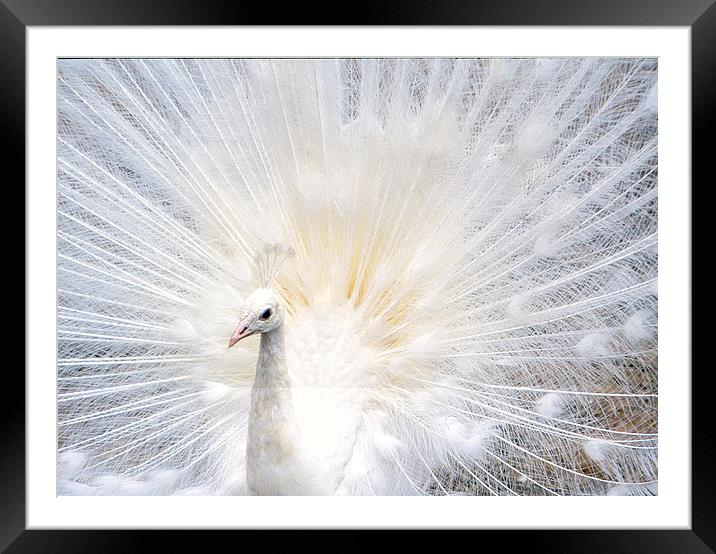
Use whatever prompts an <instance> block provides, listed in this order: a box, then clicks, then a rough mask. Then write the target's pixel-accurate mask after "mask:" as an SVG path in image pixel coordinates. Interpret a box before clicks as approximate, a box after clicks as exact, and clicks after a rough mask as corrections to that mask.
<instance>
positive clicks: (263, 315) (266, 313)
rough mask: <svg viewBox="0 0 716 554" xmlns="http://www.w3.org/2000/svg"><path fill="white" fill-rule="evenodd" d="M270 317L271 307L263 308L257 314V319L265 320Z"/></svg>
mask: <svg viewBox="0 0 716 554" xmlns="http://www.w3.org/2000/svg"><path fill="white" fill-rule="evenodd" d="M270 317H271V309H270V308H269V309H268V310H264V311H263V312H262V313H261V315H260V316H259V319H260V320H261V321H266V320H267V319H268V318H270Z"/></svg>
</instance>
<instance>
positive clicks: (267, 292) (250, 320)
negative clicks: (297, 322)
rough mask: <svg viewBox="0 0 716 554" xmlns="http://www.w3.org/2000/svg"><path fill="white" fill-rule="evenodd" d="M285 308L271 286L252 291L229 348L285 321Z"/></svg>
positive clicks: (270, 329) (268, 330)
mask: <svg viewBox="0 0 716 554" xmlns="http://www.w3.org/2000/svg"><path fill="white" fill-rule="evenodd" d="M283 318H284V309H283V305H282V304H281V300H280V298H279V295H278V294H276V293H275V292H274V291H273V290H272V289H270V288H259V289H256V290H255V291H254V292H252V293H251V294H250V295H249V296H248V297H247V298H246V302H245V303H244V310H243V317H242V318H241V319H240V320H239V324H238V325H237V326H236V329H235V330H234V333H233V334H232V335H231V338H230V339H229V348H231V347H232V346H234V345H235V344H236V343H237V342H239V341H240V340H241V339H243V338H246V337H250V336H251V335H255V334H256V333H268V332H270V331H273V330H274V329H276V328H277V327H278V326H279V325H281V323H283Z"/></svg>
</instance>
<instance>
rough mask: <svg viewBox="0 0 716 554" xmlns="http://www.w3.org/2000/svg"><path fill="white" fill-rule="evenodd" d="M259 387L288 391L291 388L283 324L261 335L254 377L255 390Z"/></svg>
mask: <svg viewBox="0 0 716 554" xmlns="http://www.w3.org/2000/svg"><path fill="white" fill-rule="evenodd" d="M257 387H260V388H271V389H273V388H277V389H288V390H290V388H291V383H290V380H289V377H288V367H287V366H286V351H285V347H284V338H283V323H282V324H280V325H279V326H278V327H276V328H275V329H273V330H271V331H269V332H268V333H263V334H262V335H261V343H260V345H259V356H258V360H257V362H256V375H255V377H254V388H257Z"/></svg>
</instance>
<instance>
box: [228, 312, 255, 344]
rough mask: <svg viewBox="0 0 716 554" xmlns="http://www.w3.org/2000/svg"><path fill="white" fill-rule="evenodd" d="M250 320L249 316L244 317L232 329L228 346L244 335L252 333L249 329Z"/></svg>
mask: <svg viewBox="0 0 716 554" xmlns="http://www.w3.org/2000/svg"><path fill="white" fill-rule="evenodd" d="M250 322H251V321H250V318H246V319H244V320H243V321H241V322H240V323H239V324H238V325H237V326H236V329H234V333H233V334H232V335H231V338H230V339H229V348H231V347H232V346H234V345H235V344H236V343H237V342H239V341H240V340H241V339H243V338H244V337H248V336H249V335H251V334H253V332H252V331H251V330H250V329H249V323H250Z"/></svg>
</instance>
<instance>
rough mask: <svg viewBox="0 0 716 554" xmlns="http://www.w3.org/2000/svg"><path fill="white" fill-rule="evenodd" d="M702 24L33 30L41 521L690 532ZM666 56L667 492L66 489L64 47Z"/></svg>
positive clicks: (30, 231)
mask: <svg viewBox="0 0 716 554" xmlns="http://www.w3.org/2000/svg"><path fill="white" fill-rule="evenodd" d="M690 37H691V33H690V28H688V27H651V28H649V27H638V28H629V27H619V28H607V27H601V28H592V27H519V28H518V27H450V28H446V27H429V28H428V27H364V28H357V27H347V28H345V27H344V28H330V27H328V28H326V27H322V28H316V27H314V28H311V27H303V28H301V27H292V28H272V27H262V28H252V27H249V28H245V27H190V28H189V27H82V28H77V27H64V28H63V27H28V28H27V36H26V40H27V79H28V81H27V85H28V86H27V103H28V104H27V105H28V112H27V113H28V115H27V126H28V133H27V158H26V164H27V179H28V181H27V202H28V212H27V214H28V215H27V235H26V236H27V245H28V253H27V254H28V256H27V275H28V286H29V288H28V295H27V329H26V337H27V343H26V348H27V374H26V382H27V404H26V406H27V419H26V421H27V430H26V433H27V485H26V487H27V527H28V528H29V529H37V528H72V527H74V528H123V527H137V528H140V527H162V528H173V527H182V528H185V527H194V528H201V527H207V528H210V527H216V528H232V527H404V528H410V527H434V528H439V527H449V528H458V527H470V528H473V527H491V528H508V527H509V528H512V527H522V528H587V527H590V528H605V527H609V528H627V527H629V528H655V527H659V528H665V527H666V528H682V529H683V528H690V525H691V514H690V486H691V475H690V473H691V469H690V465H691V463H690V462H691V460H690V451H691V448H690V436H691V426H690V411H691V404H690V382H691V379H690V368H691V360H690V335H691V331H690V302H691V300H690V280H691V278H690V273H689V272H690V264H691V261H690V259H689V252H690V250H691V248H690V232H689V228H690V217H691V216H690V208H689V206H690V190H691V184H690V178H691V174H690V151H691V148H690V143H691V127H690V114H691V102H690V98H691V90H690ZM65 56H69V57H71V56H97V57H104V56H109V57H112V56H168V57H175V56H186V57H196V56H235V57H246V56H254V57H256V56H267V57H268V56H272V57H286V56H351V57H353V56H355V57H366V56H377V57H380V56H449V57H452V56H463V57H482V56H639V57H641V56H647V57H658V58H659V91H658V92H659V262H660V263H659V289H660V291H661V295H660V298H659V358H660V375H659V390H660V394H659V441H660V442H659V455H660V458H659V478H660V483H659V495H658V496H657V497H573V498H552V497H533V498H515V497H460V496H456V497H448V498H444V497H418V498H415V497H386V498H375V497H342V498H341V497H338V498H323V497H308V498H300V497H293V498H274V497H267V498H260V497H57V496H56V487H55V456H56V452H55V450H56V434H55V431H56V396H55V383H56V382H55V377H56V357H57V351H56V348H55V342H54V341H53V340H51V339H50V337H55V336H56V317H55V303H56V300H55V298H56V296H55V290H56V278H55V274H56V242H55V232H56V204H55V192H56V184H55V179H56V173H55V142H56V137H55V129H56V115H55V114H56V92H55V91H56V80H55V79H56V58H57V57H65Z"/></svg>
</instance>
